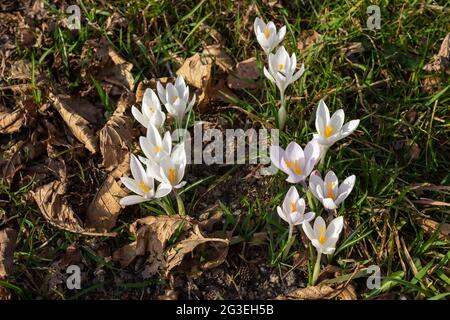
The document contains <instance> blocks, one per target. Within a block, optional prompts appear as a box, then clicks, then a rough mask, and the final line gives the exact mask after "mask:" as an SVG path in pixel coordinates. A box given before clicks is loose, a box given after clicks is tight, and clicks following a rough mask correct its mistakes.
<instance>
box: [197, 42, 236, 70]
mask: <svg viewBox="0 0 450 320" xmlns="http://www.w3.org/2000/svg"><path fill="white" fill-rule="evenodd" d="M203 55H204V56H205V57H208V58H211V59H212V61H213V62H214V63H215V64H216V65H217V66H218V67H219V68H220V70H222V71H223V72H229V71H230V70H231V69H233V67H234V65H235V63H234V61H233V59H232V58H231V57H230V56H229V55H228V53H227V52H226V50H225V48H224V47H223V46H222V45H220V44H213V45H209V46H207V47H206V48H205V49H204V50H203Z"/></svg>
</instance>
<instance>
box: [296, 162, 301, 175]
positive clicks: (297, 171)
mask: <svg viewBox="0 0 450 320" xmlns="http://www.w3.org/2000/svg"><path fill="white" fill-rule="evenodd" d="M294 171H295V174H296V175H300V173H302V170H301V169H300V165H299V164H298V160H295V162H294Z"/></svg>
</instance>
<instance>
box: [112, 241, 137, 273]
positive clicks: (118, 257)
mask: <svg viewBox="0 0 450 320" xmlns="http://www.w3.org/2000/svg"><path fill="white" fill-rule="evenodd" d="M136 245H137V242H136V241H134V242H132V243H130V244H126V245H124V246H123V247H121V248H119V249H117V250H116V251H114V253H113V261H116V262H119V263H120V265H121V266H122V267H127V266H128V265H129V264H130V263H131V262H133V260H134V259H135V258H136Z"/></svg>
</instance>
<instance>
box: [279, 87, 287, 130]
mask: <svg viewBox="0 0 450 320" xmlns="http://www.w3.org/2000/svg"><path fill="white" fill-rule="evenodd" d="M280 95H281V107H280V109H279V110H278V128H279V129H280V130H283V128H284V125H285V123H286V116H287V111H286V99H285V97H284V92H280Z"/></svg>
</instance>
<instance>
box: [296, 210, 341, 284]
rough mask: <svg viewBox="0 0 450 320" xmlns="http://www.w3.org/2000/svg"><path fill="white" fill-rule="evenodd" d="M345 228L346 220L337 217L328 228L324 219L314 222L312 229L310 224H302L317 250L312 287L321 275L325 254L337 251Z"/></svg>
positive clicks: (318, 218) (320, 218) (319, 218)
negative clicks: (337, 245)
mask: <svg viewBox="0 0 450 320" xmlns="http://www.w3.org/2000/svg"><path fill="white" fill-rule="evenodd" d="M343 226H344V218H343V217H337V218H335V219H333V220H332V221H331V222H330V224H329V225H328V227H327V226H326V224H325V221H324V220H323V219H322V217H317V218H316V220H314V226H313V227H311V225H310V224H309V222H305V223H303V224H302V227H303V231H304V232H305V234H306V236H307V237H308V238H309V240H311V243H312V245H313V246H314V247H316V249H317V257H316V263H315V265H314V271H313V277H312V285H314V284H315V283H316V281H317V278H318V277H319V273H320V259H321V257H322V253H323V254H327V255H328V254H332V253H333V252H334V251H335V250H336V243H337V241H338V239H339V234H340V233H341V231H342V228H343Z"/></svg>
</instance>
